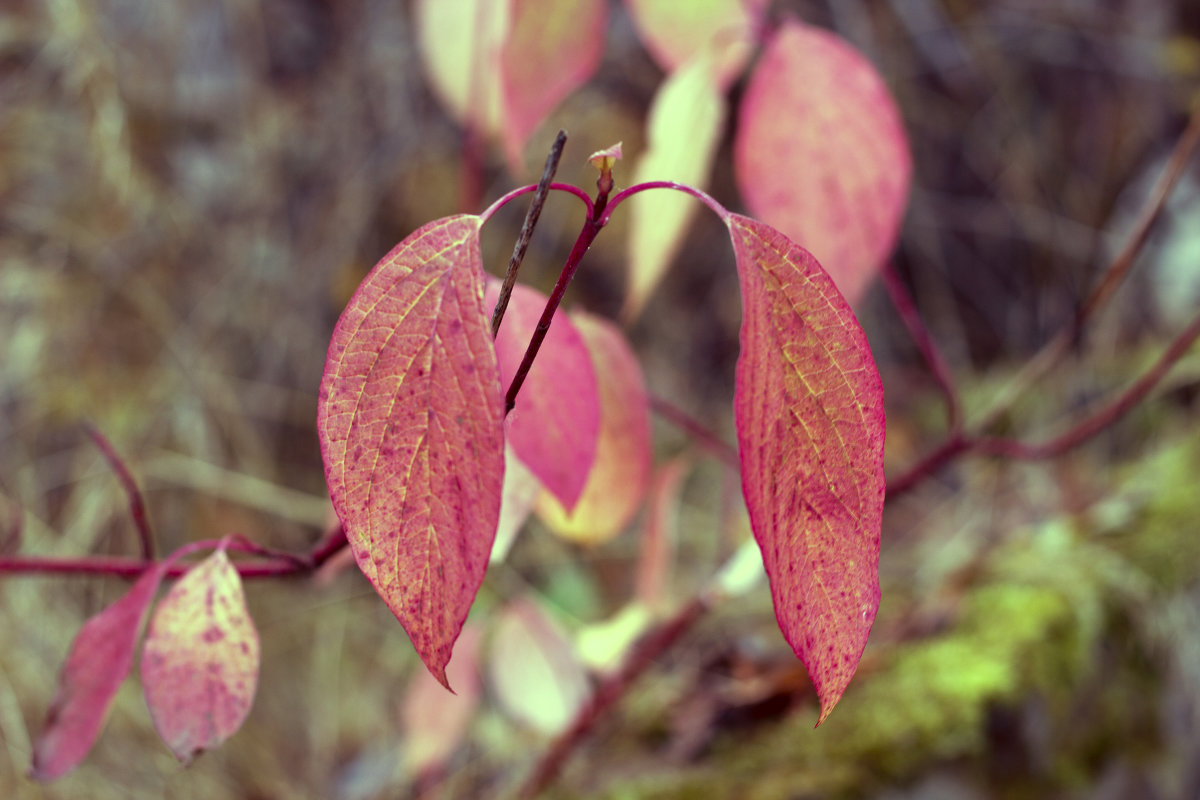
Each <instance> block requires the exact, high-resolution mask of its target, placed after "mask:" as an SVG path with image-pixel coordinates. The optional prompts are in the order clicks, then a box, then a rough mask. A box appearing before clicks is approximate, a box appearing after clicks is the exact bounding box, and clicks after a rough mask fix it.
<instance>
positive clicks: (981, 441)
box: [887, 107, 1200, 500]
mask: <svg viewBox="0 0 1200 800" xmlns="http://www.w3.org/2000/svg"><path fill="white" fill-rule="evenodd" d="M1197 144H1200V107H1198V108H1197V109H1196V110H1195V111H1193V112H1192V116H1191V118H1190V119H1189V121H1188V126H1187V128H1186V129H1185V130H1184V131H1183V133H1182V134H1180V136H1179V139H1178V140H1177V141H1176V143H1175V147H1174V148H1172V151H1171V156H1170V158H1169V159H1168V161H1167V167H1166V170H1165V171H1164V173H1163V175H1162V177H1161V178H1160V179H1159V182H1158V184H1157V185H1156V186H1155V188H1154V191H1153V192H1151V195H1150V198H1149V200H1148V201H1147V202H1146V205H1145V206H1144V207H1143V209H1142V212H1141V213H1140V214H1139V215H1138V221H1137V223H1136V224H1135V225H1134V228H1133V231H1131V232H1130V234H1129V236H1128V238H1127V239H1126V240H1125V244H1124V246H1123V247H1122V248H1121V250H1120V252H1118V253H1117V255H1116V256H1115V257H1114V258H1113V260H1112V261H1111V262H1110V263H1109V265H1108V267H1107V268H1105V270H1104V273H1103V275H1102V277H1101V278H1100V281H1099V282H1098V283H1097V284H1096V287H1095V288H1094V289H1093V290H1092V291H1091V293H1090V294H1089V295H1088V297H1087V299H1086V300H1085V301H1084V302H1083V304H1082V305H1081V306H1080V308H1079V311H1078V312H1077V313H1076V315H1075V317H1074V319H1072V321H1071V322H1070V323H1069V324H1068V325H1067V326H1065V327H1064V328H1063V329H1062V330H1060V331H1059V332H1058V334H1057V335H1056V336H1055V337H1054V338H1053V339H1051V340H1050V341H1049V342H1048V343H1047V344H1046V345H1045V346H1044V347H1043V348H1042V349H1041V350H1039V351H1038V353H1037V354H1036V355H1035V356H1034V357H1033V358H1032V359H1030V360H1029V361H1028V362H1026V364H1025V366H1024V367H1023V368H1022V369H1021V370H1020V371H1019V372H1018V373H1017V375H1016V376H1015V377H1014V378H1013V379H1012V380H1011V381H1009V383H1008V385H1007V386H1006V387H1004V388H1003V389H1002V390H1001V391H1000V392H999V393H998V394H997V396H996V398H995V399H994V400H993V401H992V404H991V405H990V406H989V407H988V408H987V409H986V410H985V411H984V412H983V414H981V415H980V417H979V419H978V421H977V422H976V423H974V424H973V425H971V427H970V431H969V432H964V431H963V430H962V429H961V428H959V429H955V428H953V427H952V428H951V431H950V433H949V434H948V435H947V436H946V439H945V440H944V441H942V443H941V444H939V445H938V446H937V447H936V448H935V449H934V450H933V451H932V452H930V453H929V454H928V455H926V456H925V457H924V458H922V459H921V460H920V461H918V462H917V463H916V464H914V465H913V466H911V467H909V468H908V469H907V470H905V471H904V472H903V473H901V475H900V476H899V477H897V478H896V479H895V480H889V481H888V487H887V499H888V500H893V499H894V498H896V497H898V496H900V495H902V494H904V493H905V492H908V491H909V490H911V489H912V488H913V487H914V486H916V485H917V484H918V483H920V482H921V481H922V480H924V479H925V478H927V477H928V476H930V475H932V474H933V473H934V472H936V471H937V470H938V469H940V468H941V467H942V466H944V465H945V464H947V463H948V462H950V461H952V460H953V459H954V458H956V457H958V456H959V455H962V454H963V453H966V452H969V451H971V450H975V449H981V450H986V451H987V452H989V453H991V454H993V455H1009V456H1012V457H1014V458H1049V457H1051V456H1053V455H1057V454H1059V453H1062V452H1065V451H1066V450H1068V449H1070V448H1071V447H1074V446H1076V445H1077V444H1080V443H1082V442H1083V441H1085V440H1086V439H1088V438H1090V437H1091V436H1094V435H1095V434H1096V433H1097V432H1098V431H1099V430H1101V429H1103V428H1104V427H1105V426H1106V425H1109V424H1111V423H1112V422H1113V421H1115V420H1116V419H1117V418H1119V417H1120V416H1121V415H1122V414H1124V413H1125V412H1126V411H1128V410H1129V408H1131V407H1132V406H1133V405H1135V404H1136V403H1137V402H1139V401H1140V400H1141V399H1142V398H1144V397H1145V395H1146V394H1147V393H1148V392H1149V391H1150V390H1151V389H1152V388H1153V387H1154V386H1155V385H1156V384H1157V383H1158V381H1159V380H1161V378H1162V375H1163V374H1165V372H1166V370H1167V369H1168V368H1169V367H1170V366H1171V364H1173V363H1174V362H1175V361H1176V360H1178V358H1179V357H1181V356H1182V352H1179V353H1176V349H1177V348H1178V347H1181V346H1182V347H1183V349H1186V345H1180V342H1182V341H1185V340H1188V339H1189V333H1190V332H1191V331H1192V328H1193V327H1194V326H1195V323H1193V324H1192V325H1191V326H1189V327H1188V328H1187V329H1186V330H1185V331H1184V332H1183V333H1182V334H1181V335H1180V336H1179V337H1178V338H1177V339H1176V340H1175V342H1173V343H1172V344H1171V346H1170V347H1168V349H1167V352H1166V353H1164V355H1163V357H1162V359H1160V361H1159V363H1158V364H1156V365H1155V368H1154V369H1152V370H1151V371H1150V372H1149V373H1147V374H1146V375H1145V376H1144V377H1143V379H1142V381H1139V382H1138V383H1137V384H1135V385H1134V386H1132V387H1130V389H1129V390H1128V392H1126V394H1125V395H1122V396H1121V397H1120V398H1118V399H1117V400H1116V401H1114V403H1113V405H1111V406H1109V407H1107V408H1106V409H1104V410H1103V411H1102V412H1100V413H1098V414H1097V415H1095V416H1093V417H1092V418H1090V419H1088V420H1085V421H1084V422H1083V423H1081V424H1080V425H1079V426H1076V428H1073V429H1072V430H1071V431H1068V432H1067V433H1065V434H1063V435H1062V436H1060V437H1057V438H1056V439H1054V440H1051V441H1049V442H1043V443H1040V444H1037V445H1027V444H1024V443H1020V442H1015V441H1012V440H1006V439H998V438H997V439H993V438H986V437H984V436H982V435H981V434H982V432H984V431H987V430H988V429H990V428H991V427H992V426H993V425H995V424H996V422H997V421H998V420H999V419H1000V418H1001V417H1002V416H1003V415H1004V414H1005V413H1006V412H1007V411H1008V410H1009V408H1011V407H1012V404H1013V403H1014V402H1015V400H1016V399H1017V398H1018V397H1020V396H1021V395H1022V394H1024V393H1025V392H1027V391H1028V390H1029V388H1030V387H1031V386H1032V385H1033V384H1034V383H1036V382H1037V381H1038V380H1040V379H1041V378H1042V377H1043V376H1045V375H1046V373H1047V372H1049V371H1050V369H1052V368H1053V367H1054V365H1055V364H1057V363H1058V362H1059V360H1060V359H1062V357H1063V356H1064V355H1066V353H1067V352H1068V351H1069V350H1070V349H1071V347H1073V346H1074V345H1075V343H1076V342H1077V341H1078V340H1079V338H1080V336H1081V335H1082V332H1083V328H1084V325H1085V324H1086V322H1087V321H1088V320H1089V319H1090V318H1091V317H1092V316H1093V315H1094V314H1095V312H1096V311H1097V310H1098V309H1099V308H1100V307H1101V306H1103V304H1104V303H1106V302H1108V300H1109V298H1111V296H1112V294H1113V292H1114V291H1116V289H1117V287H1118V286H1119V285H1120V283H1121V281H1123V280H1124V278H1125V276H1126V275H1127V274H1128V272H1129V270H1130V269H1131V268H1132V267H1133V263H1134V261H1135V260H1136V259H1137V255H1138V253H1140V252H1141V249H1142V247H1143V246H1144V245H1145V243H1146V240H1147V239H1148V237H1149V235H1150V230H1151V229H1152V228H1153V226H1154V223H1155V222H1156V221H1157V220H1158V218H1159V216H1160V215H1161V214H1162V210H1163V208H1164V207H1165V206H1166V201H1167V198H1168V197H1169V196H1170V194H1171V191H1172V190H1173V189H1174V188H1175V185H1176V184H1177V183H1178V182H1179V179H1180V177H1182V175H1183V171H1184V168H1185V167H1186V166H1187V163H1188V161H1189V160H1190V158H1191V156H1192V154H1193V153H1194V151H1195V149H1196V146H1197ZM1191 338H1194V335H1192V337H1191ZM1126 404H1127V405H1126Z"/></svg>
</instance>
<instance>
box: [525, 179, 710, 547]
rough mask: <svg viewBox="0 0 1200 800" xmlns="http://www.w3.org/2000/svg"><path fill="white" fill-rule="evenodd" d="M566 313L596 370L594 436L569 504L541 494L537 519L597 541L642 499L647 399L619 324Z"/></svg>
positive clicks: (575, 537) (624, 521)
mask: <svg viewBox="0 0 1200 800" xmlns="http://www.w3.org/2000/svg"><path fill="white" fill-rule="evenodd" d="M686 199H691V198H686ZM570 318H571V319H572V321H574V323H575V327H576V328H577V329H578V330H579V333H580V335H582V337H583V341H584V343H585V345H586V347H587V349H588V352H589V354H590V357H591V362H592V365H593V366H594V367H595V371H596V382H597V383H598V384H599V392H600V429H599V438H598V439H597V441H596V455H595V459H594V462H593V464H592V468H591V470H590V471H589V472H588V476H587V483H586V484H585V485H584V487H583V493H582V494H581V495H580V496H579V502H578V503H576V504H575V508H574V509H573V510H572V511H571V512H569V513H568V512H567V510H566V509H564V508H563V507H562V504H561V503H559V502H558V501H557V500H556V499H555V498H554V497H553V496H551V495H549V494H546V493H543V494H542V496H541V497H540V498H539V500H538V506H537V510H538V515H539V516H540V517H541V519H542V521H543V522H545V523H546V525H547V526H548V527H549V528H550V529H551V530H553V531H554V532H555V533H557V534H559V535H560V536H563V537H565V538H567V539H570V540H572V541H576V542H580V543H586V544H600V543H602V542H605V541H608V540H609V539H612V538H613V537H614V536H616V535H617V534H618V533H620V532H621V531H622V530H624V528H625V526H626V525H628V524H629V521H630V520H631V519H632V518H633V515H634V514H636V513H637V510H638V507H639V506H640V505H641V503H642V496H643V495H644V494H645V491H646V480H647V477H648V476H649V473H650V461H651V457H652V454H651V452H650V403H649V400H647V398H646V386H645V382H644V381H643V379H642V368H641V366H640V365H639V364H638V362H637V358H636V356H634V354H633V351H632V350H631V349H630V348H629V344H628V343H627V342H626V341H625V337H624V335H623V334H622V333H621V331H620V329H619V328H617V327H616V326H615V325H613V324H612V323H611V322H608V321H607V320H604V319H601V318H600V317H597V316H593V315H591V314H583V313H574V314H571V315H570ZM535 363H536V362H535Z"/></svg>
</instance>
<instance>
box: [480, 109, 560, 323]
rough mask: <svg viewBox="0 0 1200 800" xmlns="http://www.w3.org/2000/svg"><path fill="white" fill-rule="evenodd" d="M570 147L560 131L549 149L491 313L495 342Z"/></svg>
mask: <svg viewBox="0 0 1200 800" xmlns="http://www.w3.org/2000/svg"><path fill="white" fill-rule="evenodd" d="M566 144H567V132H566V131H562V130H560V131H559V132H558V136H556V137H555V138H554V144H553V145H552V146H551V147H550V155H548V156H547V157H546V168H545V169H544V170H542V179H541V180H540V181H538V185H537V189H535V190H534V193H533V201H532V202H531V203H530V204H529V211H527V212H526V213H525V221H524V222H523V223H522V224H521V232H520V234H518V236H517V243H516V244H515V245H514V246H513V254H512V258H510V259H509V260H508V269H506V270H505V271H504V283H502V284H501V285H500V298H499V299H498V300H497V301H496V310H495V311H493V312H492V338H493V339H494V338H496V332H497V331H499V330H500V321H501V320H503V319H504V311H505V309H507V308H508V299H509V298H510V297H511V296H512V289H513V284H515V283H516V282H517V270H519V269H520V268H521V262H522V261H524V260H525V252H526V251H527V250H528V249H529V240H530V239H532V238H533V229H534V227H535V226H536V225H537V222H538V218H539V217H540V216H541V215H542V206H544V205H545V204H546V195H548V194H549V193H550V182H551V181H553V180H554V173H555V172H557V171H558V162H559V160H560V159H561V158H562V152H563V147H565V146H566Z"/></svg>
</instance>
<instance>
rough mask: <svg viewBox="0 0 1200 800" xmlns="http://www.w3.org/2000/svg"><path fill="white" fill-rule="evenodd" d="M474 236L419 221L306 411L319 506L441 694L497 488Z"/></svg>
mask: <svg viewBox="0 0 1200 800" xmlns="http://www.w3.org/2000/svg"><path fill="white" fill-rule="evenodd" d="M481 224H482V220H481V219H480V218H479V217H477V216H466V215H463V216H455V217H447V218H446V219H441V220H437V221H435V222H431V223H429V224H428V225H425V226H423V227H422V228H420V229H418V230H417V231H415V232H414V233H413V234H412V235H411V236H409V237H408V238H407V239H405V240H404V241H403V242H401V243H400V244H399V245H397V246H396V248H395V249H394V250H392V252H391V253H389V254H388V255H387V256H385V257H384V258H383V260H382V261H380V262H379V264H377V265H376V267H375V269H374V270H372V271H371V274H370V275H368V276H367V278H366V279H365V280H364V281H363V283H362V285H361V286H360V287H359V289H358V291H357V292H356V293H355V295H354V297H353V298H352V299H351V301H350V304H349V305H348V306H347V307H346V310H345V311H344V312H343V313H342V316H341V318H340V319H339V320H338V323H337V326H336V327H335V328H334V333H333V339H332V341H331V342H330V346H329V357H328V359H327V361H326V364H325V375H324V378H323V379H322V388H323V391H325V393H326V397H325V400H324V402H322V403H321V404H320V406H319V407H318V412H317V429H318V434H319V436H320V439H321V452H322V456H323V457H324V460H325V475H326V481H327V482H328V484H329V492H330V497H331V499H332V500H333V505H334V508H335V510H336V511H337V514H338V517H339V518H340V519H341V521H342V524H343V525H344V527H345V529H346V536H347V538H348V539H349V541H350V546H351V548H352V549H353V550H354V556H355V558H356V559H357V560H358V564H359V567H360V568H361V569H362V571H363V573H364V574H365V575H366V576H367V579H368V580H370V581H371V583H372V585H374V586H375V589H376V591H378V592H379V594H380V596H381V597H383V599H384V601H385V602H386V603H387V604H388V607H389V608H390V609H391V610H392V612H393V613H394V614H395V615H396V617H397V618H398V619H399V620H400V623H401V624H402V625H403V626H404V629H405V630H406V631H407V632H408V635H409V637H410V638H411V639H412V642H413V646H414V647H416V649H417V652H418V653H419V654H420V656H421V658H422V660H423V661H424V662H425V665H426V667H428V668H429V671H430V672H431V673H433V675H434V676H435V677H436V678H438V679H439V680H440V681H441V682H442V683H443V684H445V683H446V676H445V665H446V662H447V661H449V659H450V651H451V648H452V647H453V644H454V640H455V639H456V638H457V637H458V633H459V631H460V630H461V629H462V625H463V621H464V620H465V619H466V617H467V612H468V610H469V609H470V607H471V603H472V601H473V600H474V599H475V594H476V593H477V592H478V591H479V586H480V584H481V583H482V582H483V576H484V572H485V570H486V569H487V561H488V553H489V552H490V550H491V546H492V539H493V537H494V536H495V533H496V524H497V520H498V518H499V515H500V488H501V485H502V482H503V477H504V432H503V420H504V398H503V395H502V393H501V387H500V380H499V369H498V366H497V361H496V351H495V347H494V345H493V343H492V337H491V328H490V323H489V318H488V314H487V312H486V311H485V310H484V304H483V277H484V275H483V264H482V257H481V255H480V250H479V229H480V225H481Z"/></svg>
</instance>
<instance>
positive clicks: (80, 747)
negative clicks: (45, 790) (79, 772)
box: [30, 563, 166, 781]
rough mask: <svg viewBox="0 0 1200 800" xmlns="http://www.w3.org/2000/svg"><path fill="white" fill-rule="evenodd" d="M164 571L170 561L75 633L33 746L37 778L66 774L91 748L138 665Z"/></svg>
mask: <svg viewBox="0 0 1200 800" xmlns="http://www.w3.org/2000/svg"><path fill="white" fill-rule="evenodd" d="M165 571H166V565H165V563H164V564H159V565H157V566H155V567H152V568H150V569H148V570H146V571H145V572H144V573H142V576H141V577H140V578H138V580H137V583H135V584H134V585H133V587H132V588H131V589H130V590H129V591H128V592H127V593H126V594H125V596H123V597H122V598H121V599H120V600H118V601H116V602H115V603H113V604H112V605H111V606H109V607H108V608H106V609H105V610H104V611H102V612H100V613H99V614H97V615H96V616H94V617H92V618H91V619H90V620H88V621H87V623H86V624H85V625H84V626H83V628H82V629H81V630H80V631H79V633H78V635H76V637H75V641H74V642H73V643H72V644H71V652H70V654H69V655H68V656H67V662H66V664H64V665H63V669H62V673H61V674H60V675H59V678H58V693H57V694H56V695H55V698H54V702H53V704H51V706H50V713H49V715H48V719H47V721H46V728H45V730H43V731H42V735H41V736H39V737H38V740H37V742H36V743H35V744H34V748H33V766H32V768H31V769H30V775H31V777H33V779H34V780H38V781H51V780H54V779H55V778H58V777H61V776H63V775H65V774H66V773H68V772H70V771H71V770H72V769H74V768H75V767H76V766H77V765H78V764H79V762H80V761H82V760H83V757H84V756H86V755H87V753H88V751H89V750H91V749H92V745H93V744H94V743H95V741H96V737H97V736H98V735H99V733H100V728H101V726H102V725H103V724H104V718H105V716H106V715H107V714H108V709H109V706H111V705H112V700H113V697H114V696H115V695H116V693H117V689H118V688H120V686H121V683H122V682H123V681H124V680H125V678H126V676H127V675H129V670H130V668H131V667H132V666H133V649H134V647H135V646H136V645H137V638H138V634H139V633H140V632H141V629H142V622H143V621H144V620H145V618H146V610H147V609H148V608H149V607H150V603H151V602H152V601H153V600H154V593H155V592H156V591H158V585H159V583H161V582H162V577H163V574H164V572H165Z"/></svg>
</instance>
